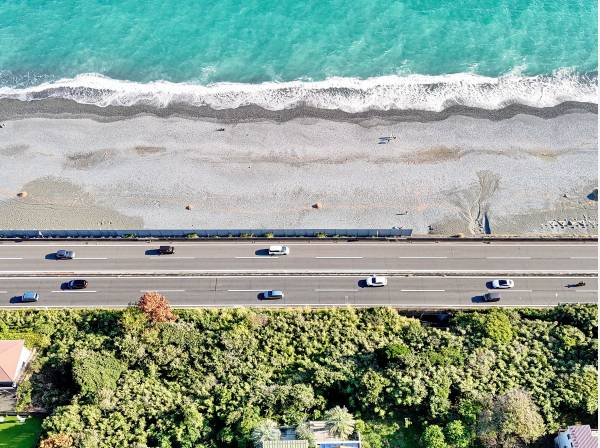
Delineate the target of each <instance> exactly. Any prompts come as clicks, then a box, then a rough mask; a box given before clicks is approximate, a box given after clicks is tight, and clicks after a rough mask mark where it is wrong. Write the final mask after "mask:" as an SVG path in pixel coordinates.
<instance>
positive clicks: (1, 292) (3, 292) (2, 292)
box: [0, 291, 8, 294]
mask: <svg viewBox="0 0 600 448" xmlns="http://www.w3.org/2000/svg"><path fill="white" fill-rule="evenodd" d="M7 292H8V291H0V294H6V293H7Z"/></svg>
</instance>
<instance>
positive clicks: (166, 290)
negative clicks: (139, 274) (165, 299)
mask: <svg viewBox="0 0 600 448" xmlns="http://www.w3.org/2000/svg"><path fill="white" fill-rule="evenodd" d="M140 292H185V289H140Z"/></svg>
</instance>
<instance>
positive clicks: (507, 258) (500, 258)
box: [475, 257, 531, 260]
mask: <svg viewBox="0 0 600 448" xmlns="http://www.w3.org/2000/svg"><path fill="white" fill-rule="evenodd" d="M485 258H486V259H488V260H531V257H485ZM476 259H477V258H475V260H476Z"/></svg>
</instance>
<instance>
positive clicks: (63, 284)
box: [60, 282, 69, 290]
mask: <svg viewBox="0 0 600 448" xmlns="http://www.w3.org/2000/svg"><path fill="white" fill-rule="evenodd" d="M60 289H62V290H65V289H69V282H64V283H61V284H60Z"/></svg>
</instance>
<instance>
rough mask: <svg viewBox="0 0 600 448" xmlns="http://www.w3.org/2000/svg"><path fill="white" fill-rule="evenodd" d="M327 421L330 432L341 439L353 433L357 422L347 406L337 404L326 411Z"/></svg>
mask: <svg viewBox="0 0 600 448" xmlns="http://www.w3.org/2000/svg"><path fill="white" fill-rule="evenodd" d="M325 421H326V422H327V428H328V429H329V433H330V434H331V435H333V436H335V437H339V438H340V439H345V438H347V437H348V436H349V435H350V434H352V433H353V432H354V426H355V424H356V423H355V421H354V417H353V416H352V414H350V412H348V409H346V406H344V407H339V406H336V407H335V408H333V409H330V410H328V411H327V412H326V413H325Z"/></svg>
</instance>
